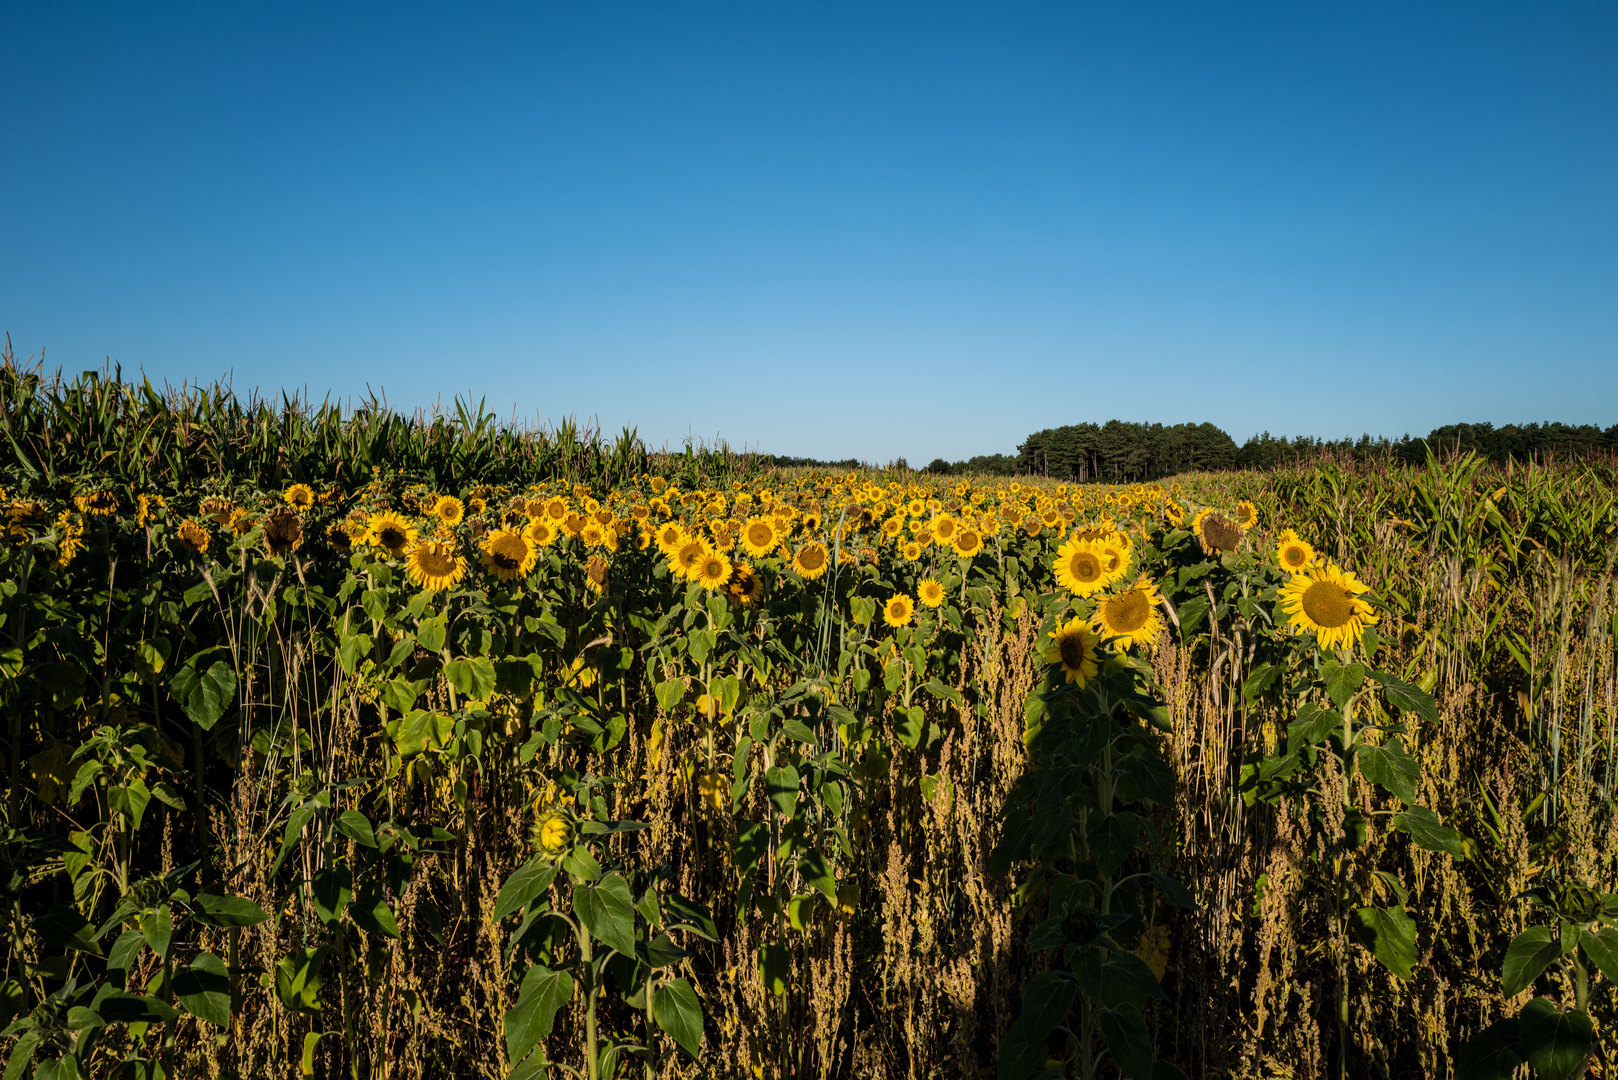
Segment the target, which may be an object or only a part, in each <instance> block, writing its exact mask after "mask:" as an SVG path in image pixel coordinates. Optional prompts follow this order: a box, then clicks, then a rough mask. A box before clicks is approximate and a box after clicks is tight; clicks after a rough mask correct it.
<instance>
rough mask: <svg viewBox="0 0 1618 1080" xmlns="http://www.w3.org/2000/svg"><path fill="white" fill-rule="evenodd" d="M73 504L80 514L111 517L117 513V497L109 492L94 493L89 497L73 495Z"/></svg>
mask: <svg viewBox="0 0 1618 1080" xmlns="http://www.w3.org/2000/svg"><path fill="white" fill-rule="evenodd" d="M73 504H74V505H75V506H77V507H78V508H79V513H81V514H93V515H94V516H96V517H111V516H112V515H113V514H116V513H117V512H118V496H117V495H116V494H115V493H114V492H111V491H96V492H92V493H91V494H89V495H75V496H74V497H73Z"/></svg>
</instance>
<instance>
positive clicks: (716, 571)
mask: <svg viewBox="0 0 1618 1080" xmlns="http://www.w3.org/2000/svg"><path fill="white" fill-rule="evenodd" d="M689 576H690V578H691V580H692V581H694V582H696V583H697V584H698V585H701V586H702V587H703V588H704V589H707V590H708V591H709V592H713V591H714V590H716V589H723V588H724V587H725V586H726V585H727V584H729V583H730V560H729V559H728V558H726V557H725V556H724V555H723V554H721V553H720V552H717V551H710V552H708V553H707V554H705V555H703V557H702V558H701V559H699V560H697V564H696V566H694V567H692V568H691V573H690V575H689Z"/></svg>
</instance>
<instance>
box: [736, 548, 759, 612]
mask: <svg viewBox="0 0 1618 1080" xmlns="http://www.w3.org/2000/svg"><path fill="white" fill-rule="evenodd" d="M729 590H730V595H731V598H732V599H734V600H735V601H736V602H737V603H738V604H742V605H747V604H753V603H756V602H757V601H758V599H759V597H761V596H763V595H764V579H763V578H761V577H759V575H758V571H757V570H754V569H753V568H752V567H751V566H749V565H748V564H747V563H745V562H742V561H741V560H739V559H738V560H737V562H736V565H735V567H734V568H733V569H732V571H731V575H730V586H729Z"/></svg>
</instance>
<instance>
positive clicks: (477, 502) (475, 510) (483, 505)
mask: <svg viewBox="0 0 1618 1080" xmlns="http://www.w3.org/2000/svg"><path fill="white" fill-rule="evenodd" d="M488 508H489V501H488V500H487V499H485V498H482V497H481V496H478V495H474V496H472V497H471V498H470V499H467V500H466V511H467V513H469V514H473V515H477V514H481V513H483V512H484V511H485V510H487V509H488Z"/></svg>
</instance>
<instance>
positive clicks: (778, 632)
mask: <svg viewBox="0 0 1618 1080" xmlns="http://www.w3.org/2000/svg"><path fill="white" fill-rule="evenodd" d="M0 397H4V399H5V401H6V411H5V417H4V422H5V432H6V441H5V444H4V446H3V454H0V456H3V461H4V464H3V468H0V483H3V485H4V491H3V492H0V508H3V509H4V513H5V518H4V522H3V526H4V528H5V536H6V542H5V543H4V544H3V545H0V563H3V572H0V694H3V695H4V697H3V700H4V710H3V713H0V715H3V722H4V731H3V732H0V753H3V760H0V769H3V770H4V775H5V776H6V778H7V788H6V793H5V812H6V819H5V833H4V836H3V838H0V912H3V918H0V928H3V930H0V932H3V935H4V945H3V948H4V956H5V970H4V971H3V972H0V1025H3V1031H0V1057H3V1058H4V1059H5V1060H6V1062H7V1064H6V1066H5V1077H6V1080H12V1078H14V1077H21V1076H30V1075H32V1076H39V1077H49V1078H69V1077H81V1076H82V1077H92V1076H94V1077H102V1076H118V1077H141V1078H148V1077H172V1076H200V1075H206V1076H226V1077H230V1076H234V1077H258V1076H300V1075H301V1076H321V1077H355V1078H358V1077H425V1076H457V1077H461V1076H465V1077H498V1078H505V1077H513V1078H527V1077H540V1076H547V1077H551V1076H554V1077H564V1076H565V1077H576V1078H587V1080H602V1078H608V1077H620V1076H621V1077H629V1076H634V1077H647V1078H650V1077H654V1076H655V1077H698V1076H721V1077H736V1078H739V1080H744V1078H748V1077H752V1078H760V1080H762V1078H765V1077H770V1078H780V1080H787V1078H792V1080H797V1078H804V1080H808V1078H824V1077H853V1076H858V1077H892V1078H898V1077H905V1078H915V1077H989V1076H995V1077H999V1078H1003V1080H1025V1078H1032V1077H1048V1078H1055V1077H1061V1076H1066V1077H1082V1078H1086V1080H1088V1078H1092V1077H1115V1076H1124V1077H1131V1078H1172V1077H1176V1076H1186V1077H1223V1076H1242V1077H1249V1076H1251V1077H1283V1076H1285V1077H1325V1076H1339V1077H1345V1076H1355V1077H1360V1076H1367V1077H1370V1076H1382V1077H1403V1076H1424V1077H1444V1076H1457V1077H1494V1076H1498V1077H1502V1078H1504V1077H1512V1076H1525V1075H1534V1076H1540V1077H1568V1078H1572V1077H1577V1076H1580V1075H1591V1076H1613V1075H1614V1074H1615V1069H1614V1066H1613V1063H1612V1054H1613V1052H1614V1045H1615V1040H1614V1037H1613V1032H1614V1030H1615V1028H1618V995H1615V994H1614V992H1613V988H1612V982H1613V981H1614V980H1615V979H1618V896H1615V895H1614V894H1613V889H1614V887H1615V884H1618V843H1615V842H1614V841H1615V840H1618V835H1615V823H1614V816H1613V813H1612V810H1613V802H1612V797H1613V796H1612V792H1613V788H1612V782H1613V777H1612V770H1613V764H1614V755H1613V753H1612V749H1613V746H1614V738H1615V724H1618V692H1615V676H1618V670H1615V665H1614V659H1615V647H1614V642H1615V640H1618V578H1615V576H1614V563H1615V558H1618V485H1615V479H1618V476H1615V472H1614V470H1613V468H1612V467H1610V466H1606V465H1600V464H1584V465H1579V466H1558V467H1546V468H1537V467H1536V468H1529V469H1520V468H1517V469H1513V470H1502V469H1497V468H1495V467H1492V466H1489V465H1486V464H1484V463H1482V462H1480V461H1478V460H1477V459H1475V458H1467V457H1461V458H1455V459H1452V460H1444V461H1440V460H1434V459H1430V460H1429V461H1428V462H1427V463H1426V464H1425V465H1424V466H1420V467H1414V466H1408V465H1396V464H1393V463H1385V464H1382V465H1363V464H1362V465H1352V464H1341V465H1340V464H1335V463H1332V462H1329V461H1328V462H1324V463H1321V464H1318V465H1311V466H1309V467H1306V468H1296V469H1292V470H1279V471H1273V472H1265V473H1219V474H1193V475H1187V476H1182V477H1179V478H1175V479H1173V480H1169V481H1166V482H1164V483H1162V484H1150V485H1129V486H1110V485H1103V484H1075V485H1062V484H1055V483H1050V482H1048V481H1045V480H1042V479H1038V478H1030V477H1022V478H984V479H981V480H975V479H971V478H960V477H945V478H937V477H928V476H924V475H917V474H914V473H910V472H907V471H889V472H869V471H856V472H846V473H834V472H825V471H815V470H775V469H768V468H763V467H761V465H760V464H759V462H758V461H757V460H754V459H749V458H747V457H745V456H738V455H731V454H729V453H728V452H722V451H707V452H704V451H699V450H690V451H687V452H686V453H684V454H672V455H670V454H655V453H649V452H647V451H646V450H645V448H643V447H642V446H640V444H639V442H638V441H637V440H635V439H634V437H633V434H632V433H625V436H624V438H622V439H620V440H618V441H617V442H616V443H609V442H607V441H606V440H603V439H602V438H601V437H600V436H599V435H598V434H595V433H591V432H583V433H580V432H578V431H576V430H573V429H569V430H567V431H566V432H550V433H543V432H540V433H535V432H527V433H525V432H520V431H515V430H512V429H510V428H506V427H502V426H501V425H499V424H498V423H496V422H494V421H493V420H492V418H488V417H485V416H484V415H483V414H482V412H481V411H480V410H476V409H473V410H463V411H461V412H460V414H459V415H458V416H457V417H456V418H454V419H453V420H452V421H446V420H441V419H439V418H432V417H401V416H397V415H395V414H391V413H387V412H385V410H382V409H381V408H380V407H378V406H376V405H375V404H374V403H373V405H372V406H369V407H366V408H362V409H361V410H359V411H357V412H351V413H346V414H345V413H343V412H341V411H339V410H336V409H334V408H325V407H322V408H318V409H310V408H308V407H307V406H304V405H302V404H300V403H297V402H290V401H286V402H282V403H281V404H280V405H279V406H270V405H268V404H265V403H261V402H260V403H247V404H243V403H240V402H238V401H236V399H235V398H233V397H231V396H230V395H229V394H228V393H227V392H224V391H222V390H219V389H218V388H214V389H212V390H208V391H194V392H190V393H186V392H181V393H162V394H160V393H158V392H157V391H155V390H154V389H152V388H151V386H150V385H149V384H142V385H133V384H127V383H123V382H121V381H119V380H118V379H116V378H105V377H101V376H90V375H87V376H84V377H82V378H80V379H78V380H76V381H71V382H68V381H62V380H49V379H44V378H42V377H40V376H39V375H37V374H33V373H29V372H26V371H19V370H18V369H16V368H15V367H14V366H7V367H6V368H5V369H4V379H3V385H0Z"/></svg>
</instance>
